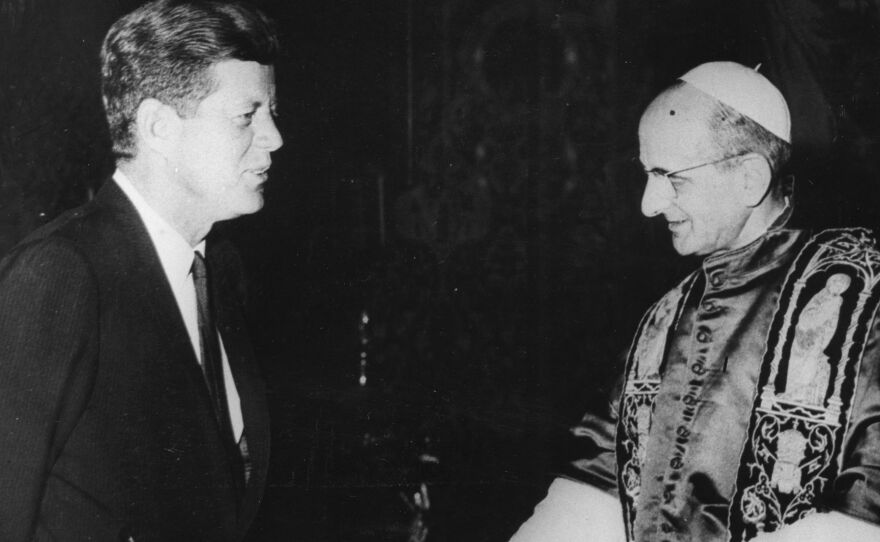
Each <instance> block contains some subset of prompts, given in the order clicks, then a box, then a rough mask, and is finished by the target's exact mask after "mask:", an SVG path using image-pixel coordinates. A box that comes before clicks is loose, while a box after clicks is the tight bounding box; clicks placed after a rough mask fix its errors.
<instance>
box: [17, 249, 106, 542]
mask: <svg viewBox="0 0 880 542" xmlns="http://www.w3.org/2000/svg"><path fill="white" fill-rule="evenodd" d="M97 312H98V295H97V288H96V286H95V281H94V278H93V276H92V275H91V273H90V271H89V268H88V266H87V265H86V263H85V260H84V258H83V257H82V256H81V255H80V254H79V253H78V252H77V251H75V250H74V249H73V248H71V247H70V246H69V245H68V244H67V243H66V242H64V241H62V240H42V241H36V242H33V243H30V244H28V245H23V246H20V247H19V248H17V249H15V250H14V251H13V252H12V253H11V254H10V255H9V256H8V257H7V258H6V259H4V260H3V262H2V263H0V465H2V468H0V540H30V538H31V536H32V535H33V530H34V526H35V522H36V519H37V517H38V512H39V507H40V502H41V499H42V495H43V491H44V487H45V483H46V477H47V475H48V473H49V471H50V469H51V466H52V463H53V461H54V460H55V459H56V458H57V455H58V453H59V451H60V450H61V448H62V447H63V445H64V442H65V440H66V439H67V437H68V435H69V433H70V431H71V430H72V428H73V426H74V425H75V423H76V420H77V419H78V417H79V415H80V414H81V412H82V411H83V409H84V408H85V404H86V401H87V400H88V395H89V390H90V388H91V382H92V380H93V372H94V369H95V364H94V359H95V357H96V349H97V342H98V341H97V332H96V329H97Z"/></svg>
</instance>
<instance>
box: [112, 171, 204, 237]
mask: <svg viewBox="0 0 880 542" xmlns="http://www.w3.org/2000/svg"><path fill="white" fill-rule="evenodd" d="M117 167H118V168H119V170H120V171H122V173H124V174H125V176H126V177H127V178H128V180H129V181H130V182H131V184H132V185H133V186H134V187H135V189H136V190H137V191H138V193H139V194H140V195H141V196H142V197H143V198H144V200H145V201H146V202H147V204H148V205H149V206H150V207H151V208H152V209H153V210H154V211H155V212H156V214H158V215H159V216H160V217H162V219H163V220H165V222H167V223H168V225H169V226H171V227H172V228H174V229H175V230H176V231H177V233H179V234H180V235H181V236H182V237H183V238H184V239H185V240H186V242H187V243H189V244H190V246H192V247H195V246H196V245H198V244H199V243H201V242H202V241H203V240H204V239H205V237H206V236H207V235H208V232H210V231H211V226H212V224H211V223H210V222H208V223H205V221H203V220H200V217H199V216H197V213H194V212H193V208H192V206H190V205H187V204H186V202H187V198H186V195H185V194H182V193H181V190H180V188H179V187H178V186H177V185H176V184H175V183H173V182H172V181H171V180H170V179H168V178H167V177H166V176H164V175H162V174H161V173H159V172H157V171H155V170H154V169H153V168H150V167H149V166H148V165H147V164H144V163H142V162H138V161H137V159H134V160H132V161H128V162H120V163H118V164H117Z"/></svg>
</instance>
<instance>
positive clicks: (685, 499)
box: [568, 229, 880, 541]
mask: <svg viewBox="0 0 880 542" xmlns="http://www.w3.org/2000/svg"><path fill="white" fill-rule="evenodd" d="M847 236H849V237H847ZM808 239H809V235H808V234H807V233H805V232H802V231H797V230H789V229H775V230H771V231H770V232H768V233H767V234H765V235H764V236H763V237H762V238H761V239H759V240H757V241H755V242H754V243H752V244H750V245H748V246H746V247H742V248H740V249H737V250H734V251H729V252H726V253H722V254H716V255H712V256H710V257H708V258H706V259H705V260H704V262H703V264H702V266H701V268H700V269H699V270H698V271H697V272H695V273H694V274H693V275H691V276H690V277H688V279H686V280H685V281H684V282H683V283H682V284H680V285H679V286H678V287H676V288H675V289H674V290H673V291H672V292H670V293H669V294H667V295H666V296H665V297H664V298H663V300H661V301H660V302H659V303H658V304H656V305H655V306H654V307H652V308H651V310H650V311H649V312H648V314H647V315H646V316H645V318H644V320H643V321H642V324H641V326H640V330H639V333H638V334H637V336H636V339H635V340H634V341H633V346H632V348H631V351H630V354H629V359H628V364H627V375H628V378H627V379H626V382H625V385H624V386H622V387H621V388H620V393H619V396H617V397H615V398H614V399H615V400H614V401H613V403H614V404H615V406H616V407H617V414H619V421H617V423H616V421H615V418H616V417H617V416H614V415H612V416H607V417H604V416H595V415H588V416H586V417H585V418H584V420H583V423H582V424H581V426H579V427H578V428H576V429H575V431H574V434H575V436H576V437H577V439H578V440H580V441H582V442H583V443H586V444H583V445H582V446H581V448H582V449H583V450H588V451H589V453H587V454H585V456H584V457H581V458H579V459H578V460H577V461H574V462H572V464H571V465H570V467H571V469H570V470H569V471H568V474H569V475H571V476H573V477H577V478H580V479H583V480H585V481H587V482H589V483H593V484H594V485H597V486H599V487H603V488H605V489H618V490H619V491H618V493H619V495H620V498H621V502H622V504H623V508H624V511H625V515H626V517H625V520H626V524H627V526H628V536H629V537H630V539H631V540H638V541H649V540H695V541H696V540H699V541H726V540H728V539H729V538H730V536H731V533H730V532H729V531H728V527H730V528H731V529H733V530H734V531H735V532H734V538H735V539H738V540H739V539H748V538H750V537H752V536H754V534H755V533H756V532H758V531H759V530H760V529H764V530H767V531H770V530H774V529H775V528H776V527H777V526H778V521H780V519H779V518H780V517H781V516H785V514H786V513H787V512H789V511H795V510H797V511H796V512H794V513H795V514H796V515H797V517H800V515H802V512H803V511H804V510H806V509H807V508H808V509H814V508H825V507H828V508H834V509H837V510H839V511H841V512H844V513H847V514H850V515H852V516H855V517H859V518H861V519H865V520H868V521H872V522H875V523H880V468H878V465H880V416H878V414H877V413H878V412H880V378H878V373H880V367H878V365H880V364H878V362H877V359H878V357H880V350H878V349H880V345H878V339H880V331H878V329H877V322H875V321H873V314H874V305H873V301H871V294H870V292H872V291H873V287H872V283H871V280H873V279H871V280H868V279H866V278H865V276H866V275H865V273H863V272H860V271H856V270H857V269H862V268H865V266H867V267H871V265H872V264H870V262H869V261H868V260H871V258H872V257H873V256H871V255H872V254H874V252H873V250H874V249H873V247H872V245H871V243H872V241H870V240H869V238H868V236H867V234H866V233H865V232H864V231H862V230H849V231H848V232H842V233H841V232H825V233H823V234H820V236H817V238H816V243H813V244H810V245H808V246H809V247H810V248H809V249H806V250H805V249H804V247H805V246H806V245H807V241H808ZM847 239H849V241H847ZM829 240H833V241H834V242H835V243H843V244H846V243H847V242H850V248H852V247H856V248H855V249H854V251H850V252H847V251H846V250H838V251H837V252H835V255H834V258H832V260H833V261H834V262H835V263H831V264H827V265H826V264H821V265H820V264H819V263H818V262H820V260H822V258H818V259H817V258H813V256H815V255H817V254H819V253H824V254H826V255H828V254H829V249H828V248H827V242H828V241H829ZM853 240H857V242H856V241H853ZM823 243H824V244H823ZM817 247H818V248H817ZM798 254H801V255H802V257H801V258H799V259H797V257H798ZM844 261H845V262H848V263H843V262H844ZM808 262H812V263H809V265H808ZM811 266H812V267H811ZM817 266H818V267H817ZM819 267H821V268H822V269H823V271H821V272H814V271H811V269H813V270H815V269H818V268H819ZM793 269H794V270H796V271H794V272H793V271H792V270H793ZM860 273H861V274H860ZM789 274H791V275H792V277H794V278H792V280H791V281H788V282H787V281H786V277H787V276H789ZM797 277H809V278H807V279H806V284H805V285H802V287H801V289H800V290H798V291H797V292H793V291H792V290H793V288H794V286H793V284H797V280H796V278H797ZM866 292H867V293H866ZM777 307H781V308H780V311H779V313H780V314H781V316H779V317H778V318H775V315H777ZM788 307H794V308H795V309H796V310H792V311H789V310H788ZM774 318H775V319H774ZM785 318H787V320H785ZM783 321H787V323H788V324H787V327H786V328H785V330H783V326H782V322H783ZM851 324H852V325H851ZM856 324H857V325H856ZM768 337H770V338H771V339H773V338H774V337H778V338H779V339H780V340H778V341H777V340H773V341H772V342H771V343H770V348H769V349H768V340H767V338H768ZM765 353H766V355H767V359H768V360H770V359H777V360H784V359H799V360H801V361H800V362H799V363H798V365H797V369H794V368H793V369H792V370H791V371H789V370H788V364H787V363H779V362H778V361H777V362H776V363H775V364H772V363H770V362H769V361H768V363H770V365H769V366H770V367H774V366H775V367H776V370H775V371H774V372H773V373H772V374H770V369H769V368H767V367H768V365H767V364H765V363H763V360H764V359H765ZM844 353H845V354H844ZM860 354H862V355H860ZM838 359H846V360H849V361H848V362H846V363H844V365H845V366H846V368H845V369H843V370H838V369H837V365H835V364H834V361H835V360H838ZM859 359H861V360H863V361H862V363H861V364H859V363H857V361H858V360H859ZM792 367H794V366H793V365H792ZM841 367H842V366H841ZM762 375H763V380H761V378H762ZM782 375H784V376H782ZM839 377H845V378H843V380H839ZM838 381H840V384H839V385H837V384H835V387H832V385H831V383H832V382H834V383H837V382H838ZM759 382H774V383H777V384H778V385H777V386H776V387H775V388H773V389H774V390H776V391H775V392H774V397H776V398H778V399H780V400H784V401H788V402H789V403H798V404H799V405H803V406H804V407H808V406H810V405H815V404H816V403H817V402H821V401H825V403H826V404H828V405H831V404H832V401H831V399H830V397H832V396H835V395H834V394H835V393H837V392H836V391H834V390H835V389H838V388H839V389H840V390H842V391H843V394H842V395H840V396H839V397H840V398H841V401H842V402H841V405H839V410H837V411H836V412H839V413H841V416H843V415H844V414H845V412H846V411H848V412H849V413H850V414H849V416H848V420H847V423H846V425H844V424H843V423H842V421H843V418H842V417H841V418H839V419H838V420H837V421H836V422H835V423H837V425H838V426H839V427H840V428H841V430H840V431H839V432H838V433H834V432H833V431H832V433H828V434H827V438H829V439H830V440H829V442H831V441H833V440H834V438H837V439H838V441H839V443H840V444H839V446H833V447H829V448H827V449H826V448H822V447H821V446H818V445H817V444H818V440H816V439H817V438H818V437H817V433H812V434H811V433H810V432H808V431H807V432H802V431H787V432H786V430H787V429H790V428H792V427H794V425H793V424H791V423H789V424H788V425H782V426H780V430H779V431H778V432H777V433H775V435H778V438H777V439H776V440H774V441H773V443H772V444H770V445H767V446H764V447H763V448H761V447H755V446H753V445H752V444H754V442H752V443H751V444H750V448H748V449H747V448H746V443H747V442H748V441H750V439H749V438H747V437H748V435H754V434H755V432H754V431H751V432H750V431H749V427H750V419H751V418H752V414H753V412H754V413H758V412H760V409H761V408H764V406H766V404H765V403H762V402H761V400H762V395H761V394H759V393H758V392H759ZM762 385H763V384H762ZM845 395H846V396H848V397H849V399H847V398H845V397H844V396H845ZM826 398H829V399H827V400H826ZM756 401H757V403H756ZM762 405H764V406H762ZM756 406H757V407H758V408H755V407H756ZM823 408H824V407H823ZM805 412H806V411H804V410H803V409H802V410H800V411H797V412H795V413H794V414H795V417H794V418H792V419H798V420H800V419H801V418H802V417H804V416H801V414H804V413H805ZM756 416H757V414H756ZM798 416H800V417H798ZM756 419H757V418H756ZM615 423H616V425H617V427H616V431H615V429H614V425H615ZM762 427H763V426H762ZM801 428H803V427H801ZM751 440H752V441H754V439H751ZM819 448H822V449H824V450H826V453H825V456H829V457H831V458H832V463H833V464H834V465H839V467H834V468H835V469H837V468H839V473H837V474H836V475H835V474H834V473H833V469H832V470H827V469H826V470H822V469H824V468H825V467H819V471H821V472H824V473H825V474H824V475H822V476H824V478H823V479H824V481H823V482H822V483H821V484H813V483H812V482H811V480H812V478H810V477H809V476H812V475H813V474H815V473H816V472H818V471H817V470H816V469H817V466H818V465H825V466H827V465H828V464H829V463H828V462H827V461H826V460H825V459H817V455H816V454H815V453H814V450H817V449H819ZM749 449H754V450H755V453H756V454H758V456H759V457H760V459H759V460H758V461H757V462H756V461H754V460H753V461H751V465H748V464H747V463H749V462H748V461H741V459H742V458H743V455H744V453H745V454H746V455H748V450H749ZM744 450H745V451H744ZM828 450H831V452H828ZM753 459H754V458H753ZM741 463H742V468H741ZM755 465H760V467H756V466H755ZM762 468H763V470H764V472H765V477H766V478H767V480H768V482H767V483H766V484H764V485H763V486H761V485H759V486H758V489H757V490H756V491H753V492H752V494H754V493H756V492H757V493H761V494H762V495H763V497H767V498H768V499H770V501H772V500H773V499H772V498H771V497H769V496H768V494H767V492H766V490H767V489H768V488H769V489H770V490H771V492H772V493H774V494H775V495H776V496H777V497H776V500H777V502H779V503H781V504H782V507H781V508H779V507H778V508H779V513H778V514H777V513H776V512H773V513H772V514H771V513H768V514H765V516H764V523H762V524H760V525H759V523H760V522H757V521H755V520H754V518H755V517H757V516H756V515H755V513H754V510H756V509H757V508H759V506H758V505H757V504H756V503H757V502H758V500H756V499H755V498H753V497H748V498H745V499H743V497H742V495H743V494H746V493H745V492H746V491H747V490H748V488H749V487H752V486H754V483H750V482H749V480H750V479H751V478H750V477H757V478H760V476H759V475H758V474H756V473H758V472H759V471H760V470H761V469H762ZM609 471H610V472H616V474H617V480H616V487H615V484H614V483H608V482H609V477H608V476H607V473H608V472H609ZM807 472H809V473H810V474H809V476H807V475H805V473H807ZM738 479H739V485H738ZM597 481H598V482H599V483H597ZM738 487H739V488H741V490H740V491H741V494H737V493H736V492H737V488H738ZM807 488H812V489H811V490H809V491H812V493H811V494H810V495H809V498H808V499H807V500H804V499H803V498H802V499H801V500H800V501H798V502H800V503H806V502H808V505H807V506H806V507H805V508H804V507H802V506H801V505H800V504H795V505H794V506H793V507H792V506H791V503H792V502H794V500H795V497H796V496H797V495H800V494H801V493H803V492H804V491H807ZM809 491H808V492H809ZM735 495H736V501H734V497H735ZM780 495H781V496H782V498H781V500H780V497H779V496H780ZM763 497H762V498H763ZM734 502H736V503H737V504H736V505H735V506H734V508H735V510H734V512H733V515H731V506H732V503H734ZM743 502H745V504H744V505H743V504H741V503H743ZM767 502H768V501H765V507H766V508H767V509H768V510H775V509H773V506H776V504H773V505H768V504H767ZM786 507H787V508H786ZM783 509H785V510H784V511H783ZM743 510H746V511H748V512H749V514H751V516H749V515H748V514H746V516H748V517H750V518H751V519H750V521H752V523H749V525H750V527H749V530H747V531H744V530H743V529H742V523H741V521H742V520H741V516H742V515H743V514H742V511H743ZM774 514H775V515H774ZM773 518H776V519H773ZM794 519H796V518H795V516H794V515H790V517H789V516H786V517H784V518H782V519H781V521H785V522H790V521H792V520H794ZM736 537H739V538H736Z"/></svg>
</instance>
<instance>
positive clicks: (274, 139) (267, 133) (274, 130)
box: [256, 116, 284, 152]
mask: <svg viewBox="0 0 880 542" xmlns="http://www.w3.org/2000/svg"><path fill="white" fill-rule="evenodd" d="M256 140H257V144H258V145H259V146H260V147H262V148H264V149H266V150H268V151H269V152H273V151H277V150H278V149H280V148H281V145H283V144H284V139H283V138H282V137H281V132H279V131H278V126H276V125H275V119H274V118H272V117H271V116H270V117H267V118H266V120H265V121H264V122H262V123H260V129H259V132H258V133H257V137H256Z"/></svg>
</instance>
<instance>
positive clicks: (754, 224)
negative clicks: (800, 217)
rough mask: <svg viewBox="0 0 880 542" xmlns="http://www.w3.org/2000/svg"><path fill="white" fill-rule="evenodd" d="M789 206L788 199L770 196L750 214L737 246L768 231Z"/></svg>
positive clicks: (746, 243) (749, 241)
mask: <svg viewBox="0 0 880 542" xmlns="http://www.w3.org/2000/svg"><path fill="white" fill-rule="evenodd" d="M787 208H788V202H787V201H786V200H784V199H779V198H770V197H768V198H767V199H766V200H765V201H764V202H763V203H761V205H759V206H758V207H756V208H755V209H754V210H753V211H752V213H751V214H750V215H749V218H748V219H747V220H746V223H745V225H744V226H743V229H742V231H741V232H740V235H739V240H740V241H739V243H737V247H741V246H745V245H748V244H749V243H751V242H752V241H754V240H756V239H758V238H759V237H761V236H762V235H764V234H765V233H767V231H769V230H770V229H771V228H772V227H773V226H774V224H775V223H776V222H777V221H778V220H779V217H781V216H782V214H783V213H785V210H786V209H787Z"/></svg>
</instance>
